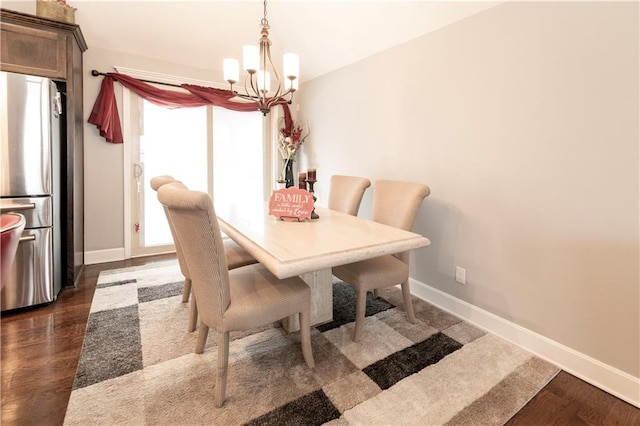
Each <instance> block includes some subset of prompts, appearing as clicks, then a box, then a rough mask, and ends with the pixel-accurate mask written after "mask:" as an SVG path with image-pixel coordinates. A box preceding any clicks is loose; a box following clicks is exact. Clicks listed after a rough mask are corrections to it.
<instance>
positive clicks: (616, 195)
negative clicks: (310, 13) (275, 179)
mask: <svg viewBox="0 0 640 426" xmlns="http://www.w3.org/2000/svg"><path fill="white" fill-rule="evenodd" d="M382 30H383V29H382ZM638 50H639V45H638V3H637V2H634V3H630V2H626V3H607V2H580V3H577V2H562V3H560V2H522V3H520V2H516V3H508V4H505V5H501V6H498V7H496V8H493V9H490V10H487V11H484V12H481V13H479V14H477V15H474V16H472V17H469V18H467V19H465V20H463V21H460V22H457V23H455V24H453V25H451V26H448V27H446V28H443V29H441V30H439V31H437V32H435V33H431V34H429V35H426V36H424V37H422V38H419V39H417V40H414V41H411V42H409V43H406V44H404V45H401V46H399V47H396V48H392V49H390V50H388V51H385V52H382V53H380V54H377V55H374V56H372V57H369V58H367V59H365V60H363V61H361V62H359V63H356V64H354V65H351V66H348V67H346V68H343V69H341V70H338V71H335V72H333V73H331V74H328V75H326V76H322V77H319V78H317V79H315V80H312V81H310V82H308V83H306V84H304V85H303V86H302V87H301V90H300V96H301V99H302V100H301V109H300V114H301V115H303V116H304V117H305V118H306V119H308V120H309V122H310V124H311V127H312V129H313V132H312V135H311V136H310V138H309V139H308V141H307V143H306V145H305V146H304V148H303V154H304V157H306V159H305V160H303V161H306V163H307V164H313V165H315V166H316V167H317V168H318V179H319V183H318V185H317V192H316V195H317V196H318V197H319V203H321V204H323V203H326V200H327V195H328V189H329V188H328V181H329V176H330V175H332V174H353V175H361V176H366V177H369V178H371V179H372V180H375V179H380V178H390V179H402V180H411V181H419V182H424V183H426V184H428V185H429V186H430V188H431V191H432V193H431V195H430V196H429V197H428V198H427V199H426V200H425V202H424V204H423V206H422V208H421V210H420V212H419V214H418V217H417V220H416V223H415V227H414V230H415V231H417V232H419V233H421V234H423V235H425V236H427V237H428V238H429V239H430V240H431V242H432V244H431V246H429V247H427V248H424V249H420V250H417V251H416V252H415V253H414V257H413V260H414V262H413V268H412V277H413V278H414V279H415V280H417V281H419V282H422V283H424V284H426V285H428V286H431V287H433V288H435V289H437V290H440V291H442V292H445V293H447V294H449V295H451V296H454V297H455V298H458V299H460V300H462V301H465V302H468V303H470V304H472V305H474V306H476V307H478V308H481V309H483V310H486V311H487V312H489V313H493V314H496V315H498V316H499V317H501V318H503V319H506V320H508V321H511V322H513V323H515V324H518V325H521V326H523V327H525V328H527V329H529V330H531V331H533V332H535V333H539V334H540V335H542V336H546V337H548V338H550V339H552V340H554V341H555V342H558V343H560V344H562V345H566V346H567V347H568V348H572V349H574V350H576V351H578V352H580V353H582V354H585V355H586V356H588V357H593V358H594V359H595V360H597V361H599V362H602V363H604V364H606V365H607V366H611V367H612V368H613V369H618V370H620V371H621V372H623V375H624V373H627V374H629V375H631V376H633V377H634V378H636V383H637V378H638V376H639V375H640V362H639V360H640V340H639V339H640V328H639V327H640V317H639V312H640V310H639V303H640V290H639V248H638V245H639V238H638V237H639V226H638V222H639V185H638V182H639V168H638V160H639V149H638V144H639V134H638V125H639V123H638V115H639V111H638V100H639V99H638V91H639V86H638V81H639V73H638V62H639V56H638ZM396 76H400V77H399V78H397V77H396ZM371 192H372V191H371V190H370V191H369V193H368V194H367V196H366V197H365V200H364V202H363V205H362V209H361V215H362V216H370V206H371V196H372V194H371ZM456 265H459V266H461V267H463V268H466V271H467V284H466V286H462V285H460V284H458V283H456V282H455V281H454V269H455V266H456ZM636 387H637V385H636ZM635 398H636V400H640V399H638V396H637V391H636V395H635Z"/></svg>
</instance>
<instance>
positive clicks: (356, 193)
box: [328, 175, 371, 216]
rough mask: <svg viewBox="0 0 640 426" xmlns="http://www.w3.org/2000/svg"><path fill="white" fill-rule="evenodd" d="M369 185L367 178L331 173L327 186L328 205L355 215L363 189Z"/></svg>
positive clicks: (333, 208)
mask: <svg viewBox="0 0 640 426" xmlns="http://www.w3.org/2000/svg"><path fill="white" fill-rule="evenodd" d="M370 186H371V181H370V180H369V179H367V178H362V177H357V176H342V175H333V176H331V183H330V187H329V205H328V207H329V208H330V209H332V210H337V211H340V212H343V213H347V214H350V215H352V216H357V215H358V210H359V209H360V202H361V201H362V196H363V195H364V191H365V190H366V189H367V188H368V187H370Z"/></svg>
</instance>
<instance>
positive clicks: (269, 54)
mask: <svg viewBox="0 0 640 426" xmlns="http://www.w3.org/2000/svg"><path fill="white" fill-rule="evenodd" d="M267 59H269V64H270V65H271V68H272V69H273V73H274V74H275V76H276V81H277V82H278V88H277V89H276V91H275V93H274V94H273V97H274V98H279V97H280V95H282V80H281V79H280V73H279V72H278V68H277V67H276V66H275V65H274V64H273V59H271V49H269V48H267ZM265 69H266V68H265Z"/></svg>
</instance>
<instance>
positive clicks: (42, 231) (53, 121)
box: [0, 72, 63, 311]
mask: <svg viewBox="0 0 640 426" xmlns="http://www.w3.org/2000/svg"><path fill="white" fill-rule="evenodd" d="M61 104H62V96H61V93H60V92H59V91H58V88H57V86H56V84H55V82H53V81H52V80H49V79H47V78H43V77H37V76H30V75H24V74H16V73H7V72H0V210H1V211H2V213H5V212H17V213H21V214H23V215H24V216H25V218H26V226H25V229H24V232H23V234H22V238H21V239H20V243H19V245H18V250H17V253H16V257H15V261H14V263H13V266H12V269H11V272H10V273H9V279H8V281H7V283H6V284H5V287H4V288H3V289H2V293H0V304H1V310H2V311H6V310H12V309H17V308H23V307H26V306H33V305H39V304H43V303H48V302H52V301H54V300H55V299H56V298H57V296H58V293H59V291H60V289H61V287H62V257H61V256H62V235H60V234H61V229H62V228H61V210H60V209H61V206H62V205H63V204H62V201H63V200H62V197H63V193H62V187H61V176H60V171H61V170H62V167H61V163H60V162H61V155H60V152H61V151H60V150H61V145H60V134H61V133H60V129H61V127H60V126H61V117H60V115H61V111H63V109H62V105H61Z"/></svg>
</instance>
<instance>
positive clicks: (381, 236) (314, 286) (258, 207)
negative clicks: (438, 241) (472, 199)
mask: <svg viewBox="0 0 640 426" xmlns="http://www.w3.org/2000/svg"><path fill="white" fill-rule="evenodd" d="M315 212H316V213H317V214H318V216H319V218H318V219H304V220H301V221H296V220H282V219H280V218H277V217H275V216H272V215H270V214H269V206H268V204H267V203H264V204H260V203H253V204H229V205H226V206H224V207H222V208H219V207H218V206H216V215H217V217H218V223H219V224H220V228H221V230H222V231H223V232H224V234H226V236H228V237H229V238H231V239H232V240H234V241H235V242H236V243H237V244H238V245H240V246H241V247H243V248H244V249H245V250H246V251H247V252H248V253H250V254H251V255H252V256H253V257H254V258H255V259H256V260H257V261H258V262H260V263H261V264H262V265H264V266H265V267H266V268H267V269H268V270H269V271H270V272H271V273H272V274H273V275H275V276H276V277H278V278H289V277H294V276H299V277H300V278H302V280H304V282H305V283H307V285H308V286H309V287H310V289H311V325H319V324H323V323H327V322H330V321H331V320H332V319H333V274H332V272H331V268H332V267H334V266H339V265H344V264H348V263H353V262H357V261H360V260H365V259H370V258H374V257H378V256H384V255H388V254H395V253H400V252H405V251H408V250H414V249H418V248H421V247H426V246H428V245H429V244H430V241H429V239H428V238H426V237H424V236H422V235H420V234H417V233H415V232H411V231H406V230H403V229H399V228H395V227H392V226H388V225H385V224H382V223H379V222H375V221H372V220H369V219H365V218H362V217H358V216H352V215H348V214H346V213H342V212H339V211H336V210H331V209H328V208H324V207H319V206H316V207H315ZM398 284H400V283H398ZM283 328H284V329H285V330H286V331H287V332H292V331H296V330H299V328H300V325H299V321H298V318H297V316H294V317H289V318H287V319H285V320H283Z"/></svg>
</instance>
